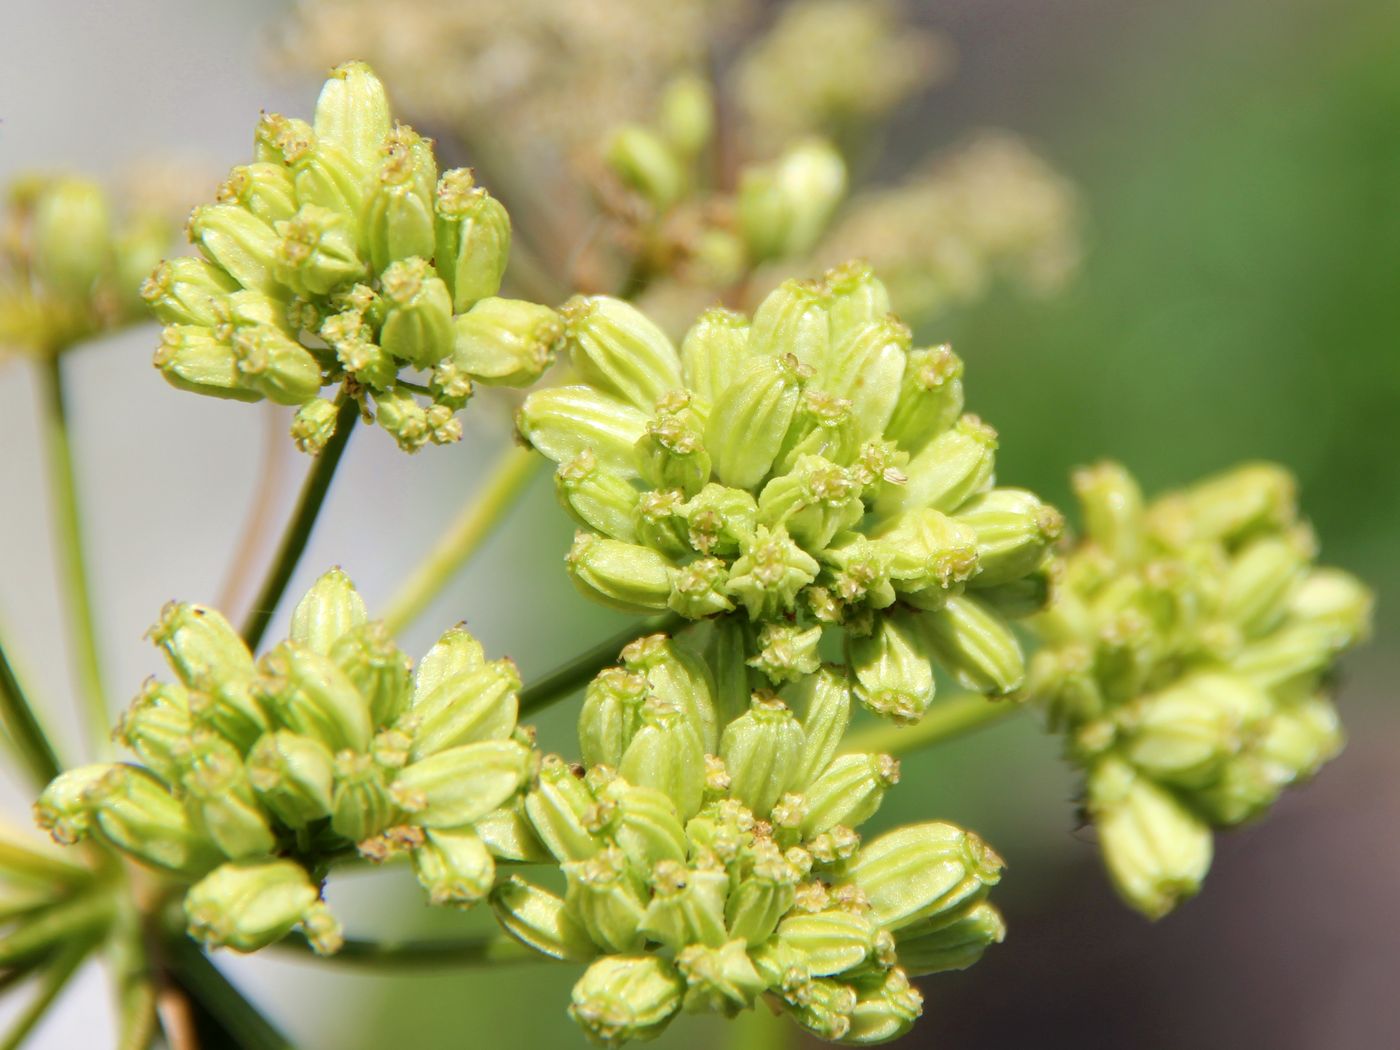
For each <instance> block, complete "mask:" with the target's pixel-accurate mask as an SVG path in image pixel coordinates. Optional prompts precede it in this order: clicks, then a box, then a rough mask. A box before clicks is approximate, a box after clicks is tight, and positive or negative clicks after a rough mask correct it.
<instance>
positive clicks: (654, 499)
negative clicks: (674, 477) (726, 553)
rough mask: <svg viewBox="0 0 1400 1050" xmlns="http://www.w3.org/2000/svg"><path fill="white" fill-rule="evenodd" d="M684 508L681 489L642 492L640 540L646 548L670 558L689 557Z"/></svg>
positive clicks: (639, 502)
mask: <svg viewBox="0 0 1400 1050" xmlns="http://www.w3.org/2000/svg"><path fill="white" fill-rule="evenodd" d="M684 507H685V493H684V492H682V491H681V490H680V489H653V490H652V491H650V492H644V493H642V495H641V496H640V497H639V498H638V500H637V513H636V532H637V539H638V540H640V541H641V543H642V545H643V546H646V547H650V548H652V549H653V550H656V551H660V552H661V553H662V554H665V555H666V556H668V557H671V558H682V557H685V556H686V555H688V554H689V553H690V548H689V546H688V545H687V544H686V537H685V519H684ZM672 586H673V587H674V579H673V583H672Z"/></svg>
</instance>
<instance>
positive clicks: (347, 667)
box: [330, 621, 413, 726]
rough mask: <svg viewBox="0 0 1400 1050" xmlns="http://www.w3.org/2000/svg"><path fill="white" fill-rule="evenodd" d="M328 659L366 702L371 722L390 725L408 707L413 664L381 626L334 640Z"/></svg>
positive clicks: (365, 626)
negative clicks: (352, 684)
mask: <svg viewBox="0 0 1400 1050" xmlns="http://www.w3.org/2000/svg"><path fill="white" fill-rule="evenodd" d="M330 657H331V659H332V660H333V661H334V662H335V664H336V666H337V667H339V668H340V669H341V670H342V671H344V672H345V676H346V677H347V678H349V679H350V681H351V682H352V683H354V686H355V688H356V689H357V690H358V691H359V693H360V695H361V696H363V697H364V698H365V700H367V701H368V703H369V714H370V722H371V723H372V724H373V725H376V726H384V725H390V724H392V723H393V722H394V720H395V719H397V718H398V717H399V715H400V714H402V713H403V711H404V709H405V707H407V705H408V698H409V693H410V686H409V676H410V672H411V670H412V666H413V662H412V661H411V660H410V659H409V658H408V656H407V655H406V654H405V653H404V652H403V650H401V649H400V648H399V647H398V646H396V645H395V644H394V643H393V641H392V640H391V639H390V637H389V632H388V629H387V628H386V627H385V626H384V624H383V623H381V622H378V621H374V622H370V623H365V624H361V625H359V626H358V627H353V628H351V629H350V630H349V631H347V632H346V633H345V634H342V635H341V636H340V637H339V638H337V639H336V641H335V644H334V645H332V646H331V650H330Z"/></svg>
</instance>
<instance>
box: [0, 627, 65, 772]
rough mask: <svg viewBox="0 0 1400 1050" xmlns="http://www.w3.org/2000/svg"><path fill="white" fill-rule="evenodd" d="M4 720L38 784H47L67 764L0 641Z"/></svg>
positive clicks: (0, 711) (0, 704)
mask: <svg viewBox="0 0 1400 1050" xmlns="http://www.w3.org/2000/svg"><path fill="white" fill-rule="evenodd" d="M0 722H3V723H4V726H5V732H7V733H8V734H9V736H10V739H11V740H12V741H14V744H15V748H16V749H17V750H18V751H19V754H20V758H21V759H23V761H24V764H25V766H26V767H27V768H28V770H29V775H30V776H31V777H32V778H33V779H34V782H35V783H36V784H38V785H40V786H43V785H44V784H47V783H48V782H49V781H50V780H52V779H53V778H54V777H56V776H58V774H59V773H60V772H61V771H62V769H63V764H62V763H61V762H59V760H58V755H57V754H55V753H54V749H53V745H52V744H51V743H49V738H48V734H46V733H45V732H44V727H43V726H41V725H40V724H39V718H38V716H37V715H35V714H34V708H32V707H31V706H29V701H28V699H26V697H25V695H24V689H23V688H22V687H21V686H20V684H19V679H18V678H17V677H16V676H15V670H14V668H13V667H11V666H10V660H9V657H7V656H6V655H5V646H4V645H3V644H0Z"/></svg>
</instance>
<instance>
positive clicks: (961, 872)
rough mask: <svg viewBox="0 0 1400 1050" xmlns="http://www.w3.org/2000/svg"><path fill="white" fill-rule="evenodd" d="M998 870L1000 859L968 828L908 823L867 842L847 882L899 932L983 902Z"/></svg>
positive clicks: (872, 913) (874, 914) (876, 914)
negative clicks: (980, 901) (906, 825)
mask: <svg viewBox="0 0 1400 1050" xmlns="http://www.w3.org/2000/svg"><path fill="white" fill-rule="evenodd" d="M1001 869H1002V860H1001V858H1000V857H998V856H997V855H996V853H995V852H994V851H993V850H992V848H991V847H990V846H988V845H987V844H986V843H985V842H983V841H982V840H981V839H980V838H978V837H977V836H976V835H974V834H972V832H970V831H964V830H962V829H961V828H958V827H954V826H953V825H952V824H943V823H928V824H912V825H909V826H908V827H903V828H898V829H896V830H894V831H891V832H887V833H886V834H884V835H881V836H880V837H879V838H877V839H874V840H873V841H871V842H867V843H866V844H865V845H864V846H863V847H862V848H861V851H860V854H859V855H858V856H857V857H856V859H855V860H854V862H852V863H851V864H850V866H849V867H848V869H847V880H848V881H849V883H850V884H853V885H855V886H856V887H858V888H859V889H860V890H861V892H862V893H864V894H865V897H866V899H867V900H868V901H869V903H870V909H871V911H870V916H871V918H872V919H873V920H874V921H875V922H876V923H878V924H879V925H880V926H882V927H883V928H885V929H887V930H890V931H898V930H900V929H903V928H904V927H906V926H910V925H913V924H914V923H917V922H919V921H921V920H927V919H933V918H935V917H939V916H945V915H951V914H953V913H954V912H956V911H958V910H960V909H963V908H965V907H967V906H969V905H970V904H972V903H973V902H975V901H978V900H981V899H982V898H983V897H985V896H986V894H987V890H988V888H989V887H991V886H995V885H996V884H997V882H998V881H1000V879H1001Z"/></svg>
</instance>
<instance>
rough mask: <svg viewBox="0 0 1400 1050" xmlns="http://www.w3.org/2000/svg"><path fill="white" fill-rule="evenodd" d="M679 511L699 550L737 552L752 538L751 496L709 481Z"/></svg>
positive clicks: (754, 507) (753, 514)
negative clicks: (683, 515)
mask: <svg viewBox="0 0 1400 1050" xmlns="http://www.w3.org/2000/svg"><path fill="white" fill-rule="evenodd" d="M683 513H684V514H685V520H686V524H687V525H688V526H689V530H690V534H689V537H688V538H689V540H690V545H691V546H692V547H694V548H695V549H696V550H698V551H701V552H702V553H705V554H718V555H721V556H732V555H735V554H738V553H739V549H740V547H742V546H743V545H744V544H745V543H749V542H752V540H753V538H754V530H755V528H756V527H757V522H758V504H757V503H756V502H755V501H754V498H753V497H752V496H750V495H749V494H748V493H747V492H744V491H742V490H740V489H733V488H730V487H729V486H727V485H717V484H713V483H711V484H709V485H706V486H705V487H704V488H703V489H701V490H700V492H699V494H698V495H696V496H695V497H694V498H693V499H691V500H690V501H688V502H687V503H686V505H685V508H684V511H683ZM745 697H746V698H747V693H746V694H745Z"/></svg>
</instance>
